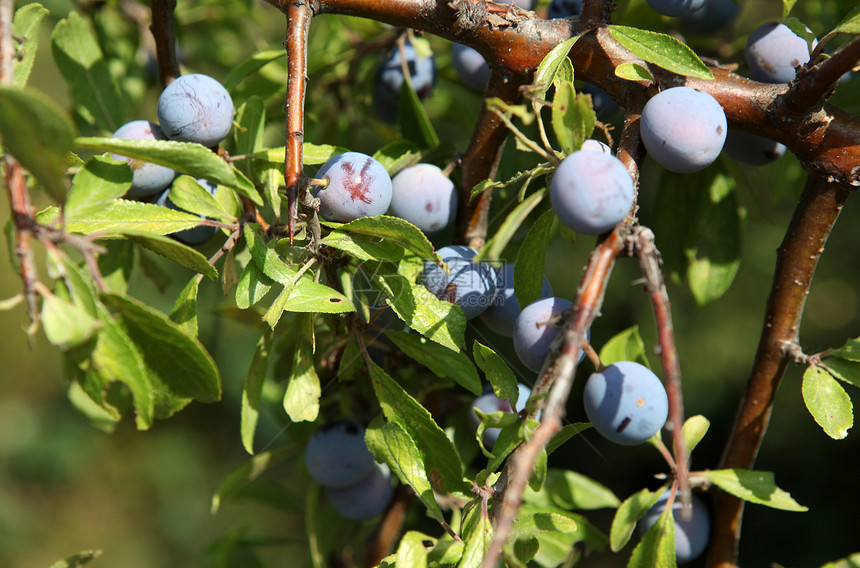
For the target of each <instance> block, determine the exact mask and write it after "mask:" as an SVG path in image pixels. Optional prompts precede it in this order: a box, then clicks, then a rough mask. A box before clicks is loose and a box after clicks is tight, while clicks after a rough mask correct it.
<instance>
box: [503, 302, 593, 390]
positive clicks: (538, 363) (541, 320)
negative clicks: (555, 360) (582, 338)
mask: <svg viewBox="0 0 860 568" xmlns="http://www.w3.org/2000/svg"><path fill="white" fill-rule="evenodd" d="M572 307H573V304H572V303H571V302H570V300H566V299H564V298H558V297H552V298H543V299H542V300H538V301H536V302H532V303H531V304H529V305H528V306H526V307H525V308H523V311H522V312H520V315H519V317H518V318H517V321H516V323H515V324H514V350H515V351H516V352H517V356H518V357H519V358H520V361H522V362H523V365H525V366H526V367H528V368H529V369H531V370H532V371H534V372H535V373H538V372H540V370H541V367H542V366H543V362H544V359H546V357H547V355H549V346H550V344H552V342H553V341H555V338H556V337H558V334H559V333H561V330H562V325H561V321H560V320H561V316H562V314H563V313H564V312H566V311H567V310H569V309H570V308H572ZM590 336H591V333H590V332H588V333H587V334H586V337H590ZM584 356H585V353H583V352H581V351H580V354H579V360H580V361H581V360H582V358H583V357H584Z"/></svg>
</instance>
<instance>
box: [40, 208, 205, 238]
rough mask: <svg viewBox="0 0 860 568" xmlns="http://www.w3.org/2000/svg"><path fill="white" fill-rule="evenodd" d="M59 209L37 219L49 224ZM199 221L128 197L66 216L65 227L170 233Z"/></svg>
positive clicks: (86, 232)
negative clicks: (130, 199)
mask: <svg viewBox="0 0 860 568" xmlns="http://www.w3.org/2000/svg"><path fill="white" fill-rule="evenodd" d="M58 214H59V210H58V209H56V208H49V209H47V210H45V211H43V212H41V213H40V214H39V215H38V216H37V217H36V219H37V220H38V221H39V222H40V223H43V224H44V223H50V222H52V221H53V220H55V219H56V218H57V216H58ZM199 224H200V217H199V216H197V215H192V214H190V213H185V212H183V211H177V210H175V209H170V208H169V207H161V206H159V205H155V204H154V203H142V202H140V201H129V200H127V199H114V200H113V201H109V202H108V203H106V204H105V205H104V206H103V207H101V208H98V209H90V208H87V211H84V212H80V213H78V214H76V215H75V216H74V217H72V216H66V230H67V231H69V232H70V233H81V234H84V235H90V234H92V233H108V234H123V233H125V232H138V233H140V234H142V233H155V234H157V235H168V234H170V233H175V232H177V231H181V230H183V229H190V228H191V227H196V226H197V225H199Z"/></svg>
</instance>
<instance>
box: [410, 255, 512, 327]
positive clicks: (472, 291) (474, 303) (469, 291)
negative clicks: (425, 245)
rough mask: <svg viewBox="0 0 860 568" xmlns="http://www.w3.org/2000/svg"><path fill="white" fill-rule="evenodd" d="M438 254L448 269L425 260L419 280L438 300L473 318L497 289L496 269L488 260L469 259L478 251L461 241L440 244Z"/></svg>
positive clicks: (487, 303) (488, 302)
mask: <svg viewBox="0 0 860 568" xmlns="http://www.w3.org/2000/svg"><path fill="white" fill-rule="evenodd" d="M436 252H437V254H438V255H439V256H440V257H442V260H443V261H444V262H445V264H447V265H448V268H449V269H450V272H447V273H446V272H445V270H444V269H443V268H441V267H440V266H439V265H437V264H436V263H435V262H432V261H427V262H425V263H424V271H423V272H422V273H421V277H420V281H421V283H422V284H423V285H424V287H425V288H427V289H428V290H429V291H430V292H431V293H432V294H434V295H435V296H436V297H437V298H439V299H440V300H445V301H447V302H450V303H452V304H456V305H458V306H460V307H461V308H462V309H463V313H464V314H465V315H466V319H473V318H476V317H478V316H479V315H481V313H482V312H483V311H484V310H486V309H487V307H488V306H489V305H490V303H491V302H492V300H493V296H494V295H495V293H496V271H495V269H493V267H492V266H491V265H490V264H487V263H483V262H478V263H475V262H472V259H474V258H475V255H477V254H478V251H476V250H474V249H472V248H469V247H467V246H463V245H452V246H447V247H442V248H441V249H439V250H438V251H436Z"/></svg>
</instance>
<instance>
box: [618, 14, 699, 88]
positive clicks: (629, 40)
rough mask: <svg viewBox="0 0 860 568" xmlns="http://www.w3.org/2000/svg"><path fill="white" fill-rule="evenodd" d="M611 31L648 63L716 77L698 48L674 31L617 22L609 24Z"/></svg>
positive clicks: (619, 40) (677, 70)
mask: <svg viewBox="0 0 860 568" xmlns="http://www.w3.org/2000/svg"><path fill="white" fill-rule="evenodd" d="M609 33H610V34H611V35H612V38H613V39H615V41H617V42H618V43H620V44H621V45H622V46H624V47H625V48H627V49H628V50H630V51H631V52H633V53H634V54H635V55H638V56H639V57H641V58H642V59H644V60H645V61H647V62H648V63H653V64H654V65H657V66H659V67H662V68H663V69H666V70H667V71H671V72H672V73H677V74H678V75H685V76H687V77H696V78H698V79H706V80H712V79H713V78H714V74H713V73H711V70H710V69H708V67H707V66H706V65H705V64H704V63H702V60H701V59H699V56H698V55H696V52H694V51H693V50H692V49H690V48H689V47H688V46H687V45H685V44H684V43H682V42H681V41H679V40H678V39H676V38H674V37H672V36H670V35H666V34H660V33H657V32H652V31H648V30H640V29H637V28H630V27H627V26H615V25H613V26H610V27H609Z"/></svg>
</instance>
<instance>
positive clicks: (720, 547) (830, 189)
mask: <svg viewBox="0 0 860 568" xmlns="http://www.w3.org/2000/svg"><path fill="white" fill-rule="evenodd" d="M850 192H851V190H850V187H849V186H848V185H847V184H845V183H839V182H835V181H830V180H828V179H827V178H826V177H824V176H822V175H817V174H810V176H809V178H808V180H807V182H806V187H805V188H804V190H803V194H802V195H801V197H800V202H799V203H798V205H797V208H796V209H795V212H794V216H793V217H792V219H791V223H790V224H789V227H788V230H787V231H786V235H785V238H784V240H783V242H782V245H781V246H780V247H779V250H778V251H777V264H776V270H775V272H774V278H773V285H772V287H771V293H770V297H769V298H768V302H767V309H766V312H765V321H764V327H763V329H762V335H761V340H760V343H759V346H758V350H757V352H756V357H755V362H754V363H753V368H752V373H751V375H750V379H749V382H748V383H747V388H746V392H745V394H744V398H743V400H742V401H741V404H740V407H739V409H738V413H737V416H736V418H735V424H734V427H733V430H732V433H731V437H730V438H729V440H728V442H727V443H726V448H725V453H724V455H723V459H722V463H721V464H720V467H721V468H741V469H751V468H752V467H753V465H754V464H755V458H756V455H757V454H758V450H759V448H760V447H761V443H762V440H763V438H764V435H765V432H766V430H767V425H768V423H769V422H770V416H771V413H772V412H773V403H774V398H775V396H776V391H777V389H778V388H779V384H780V382H781V380H782V377H783V375H784V374H785V369H786V367H787V366H788V364H789V362H790V360H791V357H790V356H789V355H788V353H787V352H786V347H787V346H789V345H791V344H794V343H796V342H797V340H798V333H799V331H800V322H801V319H802V316H803V309H804V306H805V304H806V297H807V295H808V294H809V287H810V285H811V284H812V277H813V274H814V273H815V267H816V266H817V264H818V259H819V258H820V257H821V254H822V253H823V252H824V245H825V243H826V242H827V237H828V236H829V235H830V231H831V229H832V228H833V225H834V224H835V223H836V219H837V218H838V217H839V212H840V211H841V210H842V207H843V205H844V204H845V201H846V200H847V198H848V195H849V194H850ZM714 497H715V505H716V507H715V510H714V523H713V526H714V529H713V534H712V535H711V544H710V547H709V549H708V550H709V552H708V559H707V566H708V567H709V568H728V567H730V566H735V565H736V564H737V553H738V546H739V542H740V531H741V519H742V516H743V508H744V502H743V501H742V500H740V499H738V498H737V497H734V496H732V495H729V494H728V493H724V492H722V491H716V493H715V495H714Z"/></svg>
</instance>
